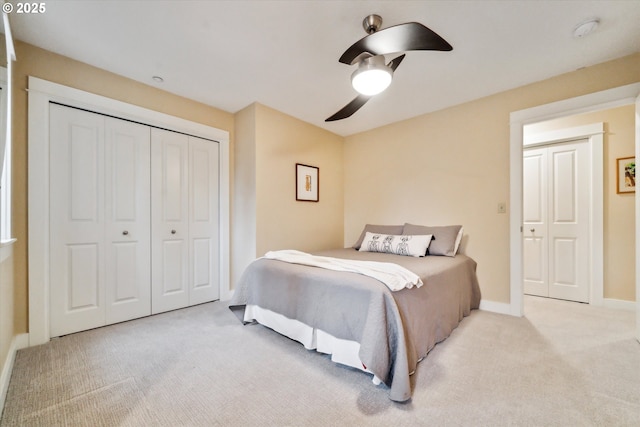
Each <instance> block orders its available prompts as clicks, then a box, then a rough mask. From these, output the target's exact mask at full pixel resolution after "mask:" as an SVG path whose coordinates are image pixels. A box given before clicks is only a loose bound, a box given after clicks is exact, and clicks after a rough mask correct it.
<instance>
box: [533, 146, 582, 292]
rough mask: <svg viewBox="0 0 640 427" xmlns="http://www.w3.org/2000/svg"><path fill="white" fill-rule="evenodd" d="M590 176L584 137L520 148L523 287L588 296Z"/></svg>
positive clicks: (539, 290)
mask: <svg viewBox="0 0 640 427" xmlns="http://www.w3.org/2000/svg"><path fill="white" fill-rule="evenodd" d="M590 182H591V181H590V168H589V149H588V143H587V141H586V140H585V141H580V142H572V143H562V144H554V145H551V146H548V147H544V148H535V149H529V150H525V152H524V159H523V184H524V185H523V196H524V198H523V216H524V228H523V236H524V237H523V245H524V247H523V255H524V277H525V286H524V291H525V293H527V294H531V295H539V296H548V297H552V298H559V299H566V300H571V301H579V302H589V290H590V282H591V280H590V276H589V254H590V236H589V231H590V224H589V221H590V218H589V210H590V209H589V206H590V205H589V204H590Z"/></svg>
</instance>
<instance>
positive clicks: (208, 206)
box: [189, 137, 220, 305]
mask: <svg viewBox="0 0 640 427" xmlns="http://www.w3.org/2000/svg"><path fill="white" fill-rule="evenodd" d="M218 162H219V146H218V143H216V142H214V141H207V140H204V139H200V138H195V137H189V251H190V256H189V260H190V263H191V265H190V269H189V285H190V289H189V304H190V305H193V304H201V303H203V302H208V301H213V300H216V299H218V298H219V297H220V291H219V289H220V286H219V272H220V267H219V265H218V264H219V261H218V259H219V257H218V254H219V238H218V228H219V227H218V218H219V206H218V200H219V198H218V191H219V189H218V185H219V183H218V175H219V174H218V167H219V164H218Z"/></svg>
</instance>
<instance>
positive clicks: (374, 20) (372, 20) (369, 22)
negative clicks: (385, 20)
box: [362, 14, 382, 34]
mask: <svg viewBox="0 0 640 427" xmlns="http://www.w3.org/2000/svg"><path fill="white" fill-rule="evenodd" d="M381 26H382V17H381V16H380V15H375V14H373V15H369V16H367V17H366V18H364V21H362V27H363V28H364V30H365V31H366V32H367V34H373V33H375V32H376V31H378V30H379V29H380V27H381Z"/></svg>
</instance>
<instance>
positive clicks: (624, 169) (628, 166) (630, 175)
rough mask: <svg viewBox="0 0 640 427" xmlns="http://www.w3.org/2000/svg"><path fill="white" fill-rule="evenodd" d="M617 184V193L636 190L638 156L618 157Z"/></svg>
mask: <svg viewBox="0 0 640 427" xmlns="http://www.w3.org/2000/svg"><path fill="white" fill-rule="evenodd" d="M616 177H617V178H616V184H617V193H618V194H626V193H635V192H636V158H635V156H631V157H620V158H618V159H616Z"/></svg>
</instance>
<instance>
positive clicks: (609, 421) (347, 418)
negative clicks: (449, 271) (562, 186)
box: [0, 296, 640, 426]
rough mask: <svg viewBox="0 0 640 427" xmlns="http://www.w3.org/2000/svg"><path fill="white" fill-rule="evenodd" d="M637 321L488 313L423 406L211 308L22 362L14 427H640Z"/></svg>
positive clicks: (419, 377)
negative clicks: (396, 399) (403, 400)
mask: <svg viewBox="0 0 640 427" xmlns="http://www.w3.org/2000/svg"><path fill="white" fill-rule="evenodd" d="M634 328H635V314H634V313H633V312H626V311H615V310H610V309H603V308H596V307H591V306H588V305H584V304H577V303H570V302H565V301H557V300H549V299H544V298H537V297H528V296H527V297H525V317H524V318H514V317H510V316H505V315H499V314H494V313H488V312H481V311H478V310H475V311H473V312H472V314H471V316H469V317H468V318H466V319H465V320H463V321H462V323H461V324H460V326H459V327H458V328H457V329H456V330H454V332H453V334H452V335H451V337H450V338H448V339H447V340H446V341H444V342H443V343H441V344H438V345H437V346H436V347H435V348H434V349H433V350H432V352H431V353H430V354H429V356H428V357H427V358H426V359H425V360H424V361H423V362H421V363H420V364H419V365H418V369H417V371H416V374H415V375H414V376H413V383H414V393H413V398H412V399H411V400H410V401H409V402H406V403H404V404H399V403H395V402H392V401H390V400H389V399H388V397H387V395H388V390H387V388H386V387H385V386H384V385H380V386H375V385H373V384H372V383H371V381H370V377H369V376H368V375H366V374H364V373H362V372H360V371H357V370H354V369H350V368H345V367H343V366H340V365H336V364H333V363H332V362H330V360H329V358H328V357H327V356H324V355H320V354H318V353H316V352H313V351H307V350H305V349H304V348H303V347H302V346H301V345H300V344H298V343H296V342H293V341H291V340H289V339H287V338H284V337H282V336H280V335H278V334H276V333H275V332H273V331H271V330H269V329H267V328H264V327H262V326H260V325H248V326H242V325H241V324H240V322H239V321H238V319H237V318H236V317H235V315H234V314H233V313H232V312H231V311H229V310H228V309H227V307H226V305H225V304H223V303H220V302H215V303H210V304H203V305H200V306H196V307H191V308H188V309H184V310H177V311H173V312H169V313H165V314H161V315H158V316H153V317H148V318H144V319H139V320H135V321H130V322H126V323H121V324H117V325H112V326H108V327H104V328H100V329H95V330H92V331H86V332H82V333H78V334H73V335H69V336H66V337H63V338H59V339H54V340H52V341H51V342H50V343H48V344H45V345H42V346H38V347H34V348H29V349H25V350H21V351H19V352H18V354H17V357H16V362H15V367H14V371H13V376H12V378H11V383H10V386H9V392H8V395H7V401H6V405H5V408H4V413H3V416H2V420H1V421H0V425H2V426H56V425H65V426H81V425H82V426H84V425H92V426H146V425H153V426H164V425H166V426H177V425H181V426H216V425H220V426H250V425H251V426H253V425H261V426H265V425H269V426H288V425H291V426H315V425H318V426H327V425H336V426H337V425H351V426H352V425H374V426H375V425H380V426H388V425H394V426H416V425H430V426H434V425H435V426H437V425H473V426H478V425H491V426H496V425H546V426H553V425H558V426H566V425H581V426H590V425H593V426H595V425H616V426H627V425H628V426H632V425H633V426H636V425H640V387H639V386H638V384H640V369H639V367H640V344H639V343H638V342H637V341H636V340H635V339H634V336H633V335H634Z"/></svg>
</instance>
